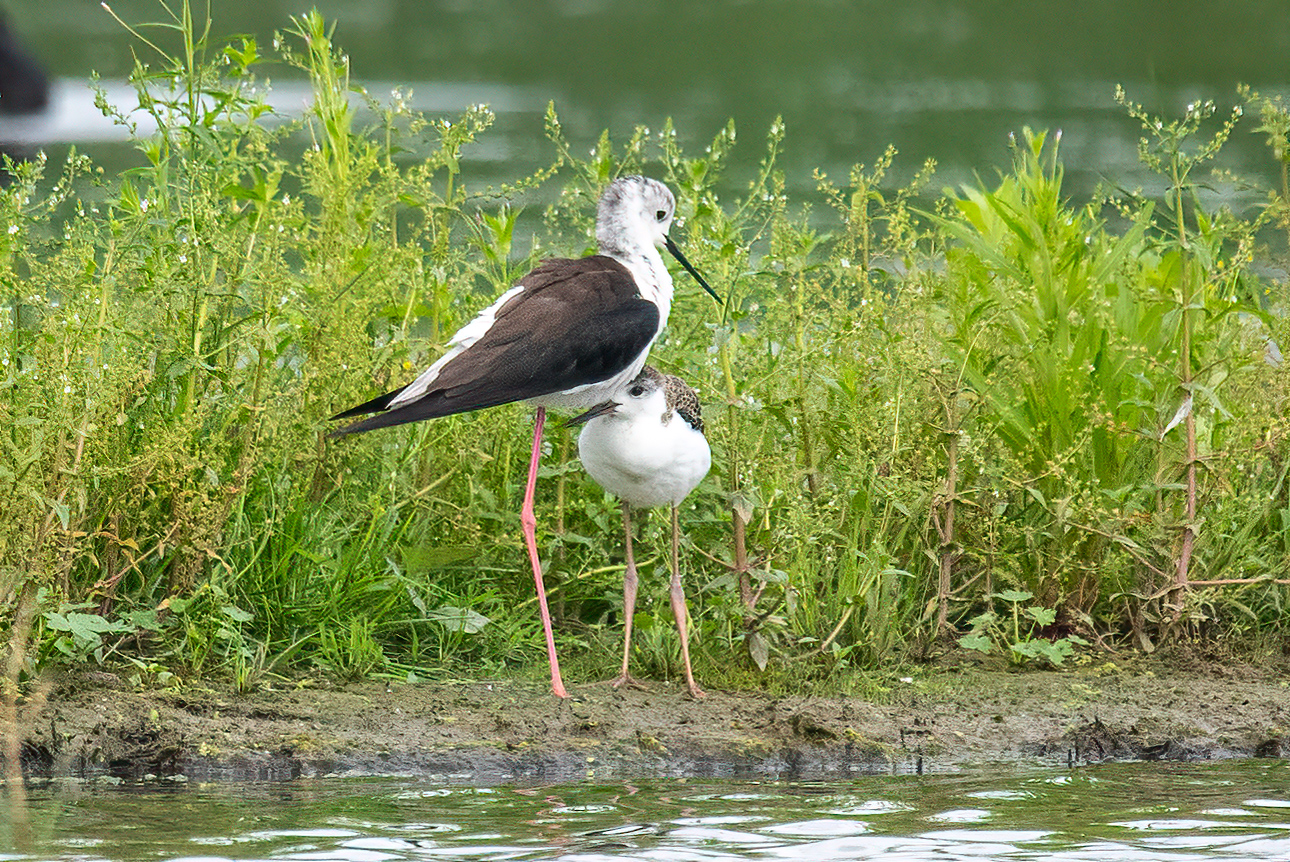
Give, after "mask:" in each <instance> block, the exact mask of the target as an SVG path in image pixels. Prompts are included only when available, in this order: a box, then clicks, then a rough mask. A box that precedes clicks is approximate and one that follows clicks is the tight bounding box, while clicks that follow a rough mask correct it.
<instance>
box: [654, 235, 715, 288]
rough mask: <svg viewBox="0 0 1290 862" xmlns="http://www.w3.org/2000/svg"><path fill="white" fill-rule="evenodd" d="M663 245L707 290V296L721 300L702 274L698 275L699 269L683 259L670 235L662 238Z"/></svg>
mask: <svg viewBox="0 0 1290 862" xmlns="http://www.w3.org/2000/svg"><path fill="white" fill-rule="evenodd" d="M663 247H664V248H666V249H667V250H668V251H669V252H671V254H672V257H674V258H676V259H677V260H678V261H680V263H681V266H683V267H685V271H686V272H688V273H689V274H690V275H692V276H693V277H694V280H695V281H697V282H698V283H699V287H701V288H703V289H704V290H706V291H707V292H708V296H711V297H712V298H713V299H715V300H716V301H717V302H722V301H723V300H722V299H721V297H720V296H719V295H718V294H717V292H716V291H715V290H713V289H712V288H711V287H710V286H709V285H708V282H707V281H705V280H704V278H703V276H701V275H699V271H698V270H697V269H695V268H694V267H693V266H691V265H690V262H689V261H688V260H686V259H685V255H683V254H681V250H680V249H679V248H677V246H676V243H674V242H672V238H671V237H670V236H668V237H664V238H663Z"/></svg>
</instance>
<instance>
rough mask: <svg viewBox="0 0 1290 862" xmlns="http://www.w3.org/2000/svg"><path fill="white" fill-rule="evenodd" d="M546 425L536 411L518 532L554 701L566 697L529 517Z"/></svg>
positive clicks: (543, 412)
mask: <svg viewBox="0 0 1290 862" xmlns="http://www.w3.org/2000/svg"><path fill="white" fill-rule="evenodd" d="M545 423H546V408H545V407H539V408H538V410H537V422H536V424H535V426H534V428H533V457H532V458H531V459H530V460H529V481H528V485H527V486H525V488H524V506H523V508H521V509H520V528H521V529H522V530H523V531H524V544H525V545H526V546H527V547H528V549H529V562H530V563H532V564H533V581H534V583H535V584H536V585H537V596H538V607H539V608H541V610H542V630H543V631H544V632H545V633H546V655H547V659H548V660H549V661H550V662H551V690H552V691H554V692H555V696H556V697H568V696H569V692H567V691H565V690H564V680H562V679H560V660H559V659H557V658H556V657H555V635H554V634H553V633H552V632H551V612H550V611H548V610H547V607H546V587H545V586H544V585H543V584H542V563H541V561H540V560H538V552H537V517H536V516H534V514H533V492H534V491H535V490H536V489H537V472H538V460H539V459H541V457H542V426H543V425H544V424H545Z"/></svg>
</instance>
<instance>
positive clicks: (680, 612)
mask: <svg viewBox="0 0 1290 862" xmlns="http://www.w3.org/2000/svg"><path fill="white" fill-rule="evenodd" d="M679 551H680V525H679V519H678V518H677V515H676V506H673V507H672V590H671V598H672V616H674V617H676V633H677V634H678V635H680V636H681V660H682V661H684V662H685V686H686V688H688V689H689V690H690V697H693V698H695V699H696V700H697V699H698V698H701V697H707V695H706V694H705V692H704V691H703V689H701V688H699V684H698V683H697V682H695V681H694V671H693V670H691V669H690V635H689V632H688V631H687V629H686V624H685V621H686V620H685V618H686V617H687V616H689V613H690V612H689V610H688V609H687V608H686V607H685V593H684V592H682V591H681V566H680V562H681V561H680V556H681V555H680V553H679Z"/></svg>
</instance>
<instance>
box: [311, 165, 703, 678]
mask: <svg viewBox="0 0 1290 862" xmlns="http://www.w3.org/2000/svg"><path fill="white" fill-rule="evenodd" d="M675 212H676V199H675V198H673V197H672V193H671V192H670V191H668V189H667V187H666V186H664V185H663V184H662V183H660V182H657V181H655V180H651V179H647V178H645V177H639V176H631V177H622V178H620V179H617V180H615V181H614V182H613V183H611V184H610V185H609V187H608V188H607V189H605V192H604V194H603V195H602V196H601V198H600V206H599V209H598V211H597V214H596V243H597V245H598V246H599V248H600V253H599V254H594V255H591V256H589V257H584V258H580V259H576V260H571V259H556V260H547V261H544V262H542V263H541V264H540V265H539V266H538V267H537V268H536V269H534V270H533V271H532V272H530V273H529V274H528V275H526V276H524V277H523V278H522V279H520V281H519V283H518V284H517V285H515V286H514V287H512V288H511V289H510V290H508V291H506V292H505V293H503V294H502V295H501V296H500V297H498V299H497V301H496V302H494V303H493V304H492V305H490V306H489V307H488V308H486V309H484V310H483V311H482V312H480V314H479V315H478V316H477V317H476V318H475V319H474V320H472V321H471V322H470V323H467V324H466V325H465V326H463V327H462V328H461V329H459V330H458V331H457V333H456V335H454V336H453V337H452V340H451V341H449V342H448V352H447V353H445V354H444V355H443V356H442V357H440V359H439V360H438V361H437V362H435V363H434V364H433V365H431V366H430V367H429V368H428V369H426V370H425V371H424V372H423V373H422V374H421V375H420V376H419V377H417V378H416V379H415V380H413V381H412V382H411V383H409V384H408V385H406V386H404V387H402V388H400V389H396V390H394V391H393V392H388V393H386V394H385V395H381V396H378V397H376V398H373V399H372V400H370V401H367V402H365V403H363V404H360V405H358V406H357V407H353V408H350V409H349V410H346V411H344V412H342V413H338V414H336V415H335V416H333V417H332V419H348V418H351V417H354V416H361V415H363V414H366V413H374V414H376V415H374V416H371V417H369V418H367V419H363V420H360V421H358V422H355V423H353V424H351V425H346V426H345V427H343V428H339V429H337V430H336V431H333V432H332V436H342V435H346V434H354V433H357V432H360V431H371V430H373V429H375V428H384V427H388V426H392V425H402V424H403V423H405V422H416V421H418V420H421V419H432V418H435V417H438V416H448V415H451V414H454V413H465V412H467V411H471V410H480V409H482V408H484V407H494V406H497V405H499V404H508V403H510V402H512V401H527V402H528V403H530V404H533V405H534V406H536V407H537V421H536V426H535V428H534V431H533V450H532V457H531V458H530V461H529V473H528V483H527V485H526V486H525V491H524V505H523V507H522V508H521V511H520V525H521V528H522V530H523V533H524V543H525V546H526V547H527V549H528V554H529V563H530V565H531V566H532V568H533V580H534V583H535V585H536V587H537V594H538V605H539V607H540V609H541V612H542V627H543V631H544V633H545V635H546V648H547V658H548V660H549V662H550V665H551V688H552V690H553V691H554V692H555V694H556V695H557V696H559V697H568V696H569V694H568V692H567V691H566V690H565V688H564V682H563V680H562V679H561V677H560V664H559V661H558V660H557V658H556V654H555V637H554V635H553V634H552V631H551V614H550V612H549V611H548V609H547V602H546V590H545V588H544V587H543V584H542V566H541V563H540V562H539V560H538V552H537V538H536V531H537V519H536V518H535V516H534V514H533V492H534V489H535V487H536V485H537V469H538V460H539V458H540V456H541V451H542V427H543V424H544V422H545V420H546V408H548V407H551V408H557V409H566V410H585V409H587V408H589V407H592V406H594V405H597V404H601V403H602V402H604V401H605V399H607V398H609V397H611V396H612V395H613V394H614V393H616V392H618V391H620V390H622V389H623V388H624V387H625V386H626V385H627V384H628V383H629V381H631V380H632V379H634V378H635V377H636V375H637V374H639V373H640V370H641V368H642V367H643V366H644V365H645V357H646V355H647V354H648V353H649V349H650V345H652V344H653V343H654V339H656V338H658V335H659V333H660V332H662V331H663V327H664V326H666V325H667V316H668V312H669V311H670V310H671V308H672V278H671V276H670V275H669V274H668V271H667V267H666V266H664V264H663V258H662V256H661V255H660V254H659V251H658V247H659V246H662V247H664V248H666V249H667V250H668V251H669V252H671V254H672V255H673V256H674V257H675V258H676V259H677V260H678V261H680V262H681V265H682V266H683V267H685V269H686V271H687V272H689V273H690V274H691V275H692V276H694V278H695V280H696V281H698V282H699V285H700V286H701V287H703V289H704V290H706V291H707V292H708V293H709V294H711V295H712V297H713V298H714V299H716V300H717V301H718V302H720V301H721V298H720V297H719V296H717V294H716V292H715V291H713V289H712V288H711V287H709V286H708V284H707V282H706V281H704V280H703V278H702V276H700V275H699V274H698V272H696V271H695V269H694V267H692V266H691V265H690V262H689V261H687V260H686V259H685V256H684V255H682V254H681V251H680V249H678V248H677V247H676V244H675V243H674V242H672V240H671V238H670V237H669V236H668V233H667V232H668V228H670V227H671V225H672V217H673V215H674V214H675Z"/></svg>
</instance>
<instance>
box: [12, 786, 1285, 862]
mask: <svg viewBox="0 0 1290 862" xmlns="http://www.w3.org/2000/svg"><path fill="white" fill-rule="evenodd" d="M22 819H23V818H21V817H19V818H15V819H14V820H11V821H10V822H9V823H8V824H6V825H0V860H5V862H8V860H25V859H54V860H77V862H96V860H151V859H185V860H197V859H203V860H217V859H286V860H356V862H384V860H495V859H507V860H511V859H516V860H536V859H561V860H580V862H592V860H617V859H642V860H660V862H663V860H667V862H681V860H767V862H771V860H791V859H803V860H839V862H841V860H853V859H855V860H858V859H871V858H878V857H880V858H883V859H899V860H921V859H927V860H933V859H934V860H959V859H962V860H968V859H971V860H1016V859H1045V860H1062V862H1076V860H1100V862H1107V860H1113V862H1114V860H1126V862H1128V860H1166V862H1172V860H1178V862H1183V860H1187V862H1203V861H1204V860H1220V859H1241V860H1264V859H1267V860H1272V859H1282V860H1283V859H1286V858H1290V765H1287V764H1286V763H1285V762H1284V761H1245V762H1228V763H1222V764H1206V765H1192V764H1163V763H1152V764H1116V765H1102V766H1095V767H1086V768H1081V769H1078V770H1074V771H1069V772H1065V771H1063V772H1054V771H1029V772H1003V773H1000V772H987V771H983V772H978V773H974V774H963V775H937V776H889V777H874V778H866V779H861V780H856V781H851V782H846V783H785V782H765V783H751V782H709V781H702V782H682V781H644V782H636V783H632V782H622V783H615V784H590V783H588V784H577V785H564V786H535V787H505V786H504V787H489V788H478V787H460V786H442V785H434V784H428V783H424V782H418V781H415V780H406V779H405V780H394V779H382V780H353V779H334V780H327V779H318V780H309V781H296V782H291V783H289V784H277V785H268V784H265V785H240V786H229V785H205V786H184V785H177V786H170V787H155V786H152V787H126V786H116V787H112V786H103V785H95V784H84V783H59V784H53V785H49V786H45V787H41V788H37V789H34V790H33V791H32V793H31V796H30V799H29V801H28V803H27V808H26V811H25V819H26V824H25V825H24V824H22V823H21V822H15V820H16V821H21V820H22Z"/></svg>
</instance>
